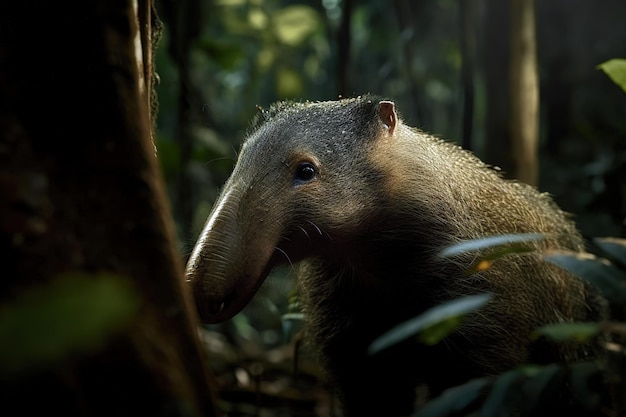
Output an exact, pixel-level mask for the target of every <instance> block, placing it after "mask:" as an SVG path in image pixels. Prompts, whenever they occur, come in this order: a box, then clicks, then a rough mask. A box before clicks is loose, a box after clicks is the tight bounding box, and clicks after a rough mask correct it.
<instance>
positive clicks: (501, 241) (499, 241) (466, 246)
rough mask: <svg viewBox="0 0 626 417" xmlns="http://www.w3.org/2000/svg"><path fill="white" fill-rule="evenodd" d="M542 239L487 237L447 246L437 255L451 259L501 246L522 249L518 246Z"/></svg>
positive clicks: (530, 236)
mask: <svg viewBox="0 0 626 417" xmlns="http://www.w3.org/2000/svg"><path fill="white" fill-rule="evenodd" d="M542 239H544V236H543V235H541V234H539V233H520V234H509V235H497V236H489V237H485V238H482V239H473V240H465V241H463V242H459V243H457V244H454V245H451V246H448V247H447V248H445V249H444V250H442V251H441V252H440V253H439V256H441V257H443V258H451V257H454V256H458V255H462V254H465V253H467V252H473V251H479V250H484V249H490V248H493V247H496V246H502V245H516V246H518V247H519V246H522V247H524V246H523V245H520V244H524V243H528V242H536V241H539V240H542Z"/></svg>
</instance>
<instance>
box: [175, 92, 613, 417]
mask: <svg viewBox="0 0 626 417" xmlns="http://www.w3.org/2000/svg"><path fill="white" fill-rule="evenodd" d="M511 233H540V234H543V235H544V236H545V239H544V240H541V241H537V242H535V243H533V245H534V246H535V249H537V251H536V252H531V253H526V254H519V255H512V256H508V257H506V258H503V259H501V260H498V261H495V262H493V265H492V267H491V268H489V269H487V270H486V271H483V272H481V273H477V274H473V275H468V274H467V271H466V270H467V268H468V267H469V266H470V264H471V262H472V260H473V258H472V257H469V256H468V257H465V258H461V259H458V258H457V259H446V258H442V257H441V256H440V252H441V251H442V249H444V248H446V247H447V246H449V245H451V244H454V243H457V242H459V241H463V240H468V239H476V238H481V237H486V236H492V235H500V234H511ZM548 249H563V250H570V251H580V250H582V249H583V242H582V239H581V237H580V235H579V233H578V232H577V231H576V229H575V226H574V225H573V223H572V222H571V221H570V220H569V219H568V217H567V216H566V215H565V214H564V213H563V212H562V211H561V210H560V209H559V208H558V207H557V206H556V205H555V203H554V202H553V201H552V200H551V198H550V197H548V196H547V195H545V194H541V193H539V192H537V191H536V190H535V189H534V188H532V187H530V186H527V185H525V184H521V183H519V182H514V181H509V180H504V179H503V178H502V177H501V175H500V174H499V173H498V172H497V171H496V170H494V169H491V168H490V167H488V166H487V165H485V164H484V163H482V162H481V161H480V160H479V159H477V158H476V157H474V156H473V155H472V154H470V153H469V152H467V151H464V150H462V149H461V148H460V147H458V146H456V145H453V144H450V143H446V142H444V141H442V140H439V139H437V138H434V137H432V136H429V135H427V134H425V133H423V132H421V131H419V130H417V129H414V128H411V127H408V126H406V125H405V124H404V123H403V122H402V121H401V120H400V119H399V118H398V115H397V112H396V108H395V105H394V103H393V102H391V101H385V100H380V99H379V98H377V97H374V96H363V97H358V98H354V99H343V100H339V101H330V102H305V103H278V104H275V105H273V106H272V107H271V108H270V109H268V110H266V111H263V112H261V114H260V115H259V116H258V117H257V120H256V122H255V123H254V124H253V127H252V128H251V131H250V133H249V135H248V137H247V139H246V140H245V142H244V143H243V146H242V148H241V152H240V154H239V158H238V161H237V164H236V166H235V168H234V171H233V173H232V175H231V177H230V178H229V180H228V181H227V183H226V185H225V186H224V188H223V190H222V192H221V195H220V197H219V199H218V200H217V202H216V203H215V206H214V208H213V211H212V213H211V215H210V217H209V219H208V221H207V223H206V226H205V227H204V230H203V232H202V234H201V236H200V238H199V240H198V242H197V244H196V247H195V249H194V251H193V253H192V255H191V258H190V260H189V263H188V266H187V280H188V282H189V283H190V284H191V286H192V288H193V292H194V295H195V299H196V304H197V306H198V310H199V312H200V316H201V317H202V319H203V320H205V321H206V322H210V323H214V322H220V321H223V320H227V319H229V318H231V317H232V316H234V315H235V314H237V313H238V312H239V311H240V310H241V309H242V308H243V307H244V306H245V305H246V304H247V303H248V301H249V300H250V299H251V298H252V296H253V295H254V294H255V292H256V291H257V289H258V288H259V286H260V285H261V284H262V283H263V280H264V279H265V278H266V277H267V275H268V274H269V272H270V271H271V270H272V268H274V267H275V266H276V265H279V264H292V265H295V267H296V268H297V276H298V278H297V279H298V288H299V294H300V297H301V301H302V304H303V311H304V314H305V319H306V326H307V327H306V333H307V334H308V335H309V337H310V339H311V341H312V343H313V344H314V345H315V346H316V347H317V350H318V351H319V354H320V359H321V362H322V363H323V364H324V366H325V368H326V369H327V371H328V374H329V376H330V377H331V378H332V380H333V381H334V383H335V385H336V387H337V390H338V393H339V396H340V398H341V400H342V402H343V404H344V405H345V410H346V411H347V413H348V414H349V415H354V416H395V415H408V414H410V413H411V411H412V409H413V401H414V398H415V395H414V394H415V386H416V385H418V384H421V385H423V386H426V387H427V388H428V389H429V390H430V392H431V393H438V392H440V391H441V390H443V389H445V388H446V387H449V386H452V385H456V384H459V383H462V382H465V381H466V380H468V379H470V378H473V377H478V376H484V375H495V374H498V373H500V372H502V371H504V370H507V369H510V368H511V367H512V366H515V365H517V364H520V363H523V362H527V361H532V362H541V363H544V362H550V361H560V362H563V361H573V360H577V359H582V358H583V357H584V356H585V355H586V354H587V353H589V352H591V351H592V350H593V349H591V348H589V349H574V350H573V349H569V348H567V347H561V346H559V345H554V346H553V345H550V344H546V343H532V341H531V338H530V334H531V333H532V331H533V330H534V329H536V328H537V327H539V326H541V325H544V324H547V323H559V322H570V321H590V320H596V319H598V318H599V317H600V316H601V314H602V313H601V310H602V308H601V305H600V304H601V303H600V302H599V301H598V300H599V299H598V298H597V297H596V295H595V294H594V293H593V291H591V290H590V289H589V288H588V286H586V285H585V284H584V283H583V282H582V281H580V280H579V279H577V278H576V277H574V276H572V275H569V274H568V273H565V272H563V271H562V270H560V269H558V268H557V267H555V266H551V265H549V264H547V263H546V262H545V261H543V259H542V257H541V254H540V251H545V250H548ZM485 292H489V293H492V294H493V299H492V300H491V301H490V302H489V304H488V305H487V306H485V307H484V308H483V309H481V310H479V311H478V312H477V313H475V314H472V315H470V316H469V317H468V318H467V319H466V321H465V322H464V324H463V326H462V327H461V328H460V329H459V330H458V331H456V332H455V333H453V334H451V335H450V336H448V337H447V338H446V339H444V341H442V342H441V343H438V344H436V345H435V346H426V345H423V344H420V343H418V342H416V341H415V340H413V339H411V340H409V341H407V342H405V343H402V344H399V345H397V346H395V347H393V348H390V349H388V350H387V351H386V352H381V353H380V354H377V355H373V356H370V355H368V354H367V348H368V346H369V345H370V343H371V342H372V341H373V340H374V339H375V338H376V337H377V336H379V335H381V334H382V333H384V332H385V331H387V330H388V329H389V328H391V327H393V326H394V325H396V324H398V323H400V322H402V321H404V320H407V319H409V318H412V317H414V316H417V315H419V314H420V313H422V312H424V311H425V310H426V309H428V308H431V307H433V306H436V305H438V304H440V303H442V302H444V301H448V300H451V299H454V298H457V297H460V296H465V295H471V294H477V293H485Z"/></svg>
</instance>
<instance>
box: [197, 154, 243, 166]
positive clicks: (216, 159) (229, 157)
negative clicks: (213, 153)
mask: <svg viewBox="0 0 626 417" xmlns="http://www.w3.org/2000/svg"><path fill="white" fill-rule="evenodd" d="M225 159H230V160H231V161H233V162H234V161H236V160H237V158H233V157H232V156H222V157H219V158H213V159H211V160H209V161H206V162H205V163H204V165H205V166H208V165H210V164H212V163H213V162H217V161H223V160H225Z"/></svg>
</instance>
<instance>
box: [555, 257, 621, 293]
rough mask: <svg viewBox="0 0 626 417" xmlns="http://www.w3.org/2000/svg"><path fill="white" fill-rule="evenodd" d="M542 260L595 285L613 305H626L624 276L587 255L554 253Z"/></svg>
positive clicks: (606, 263) (602, 261)
mask: <svg viewBox="0 0 626 417" xmlns="http://www.w3.org/2000/svg"><path fill="white" fill-rule="evenodd" d="M544 258H545V259H546V260H547V261H549V262H552V263H554V264H556V265H558V266H560V267H561V268H563V269H565V270H567V271H569V272H571V273H573V274H575V275H577V276H579V277H581V278H583V279H584V280H586V281H588V282H590V283H591V284H593V285H595V286H596V287H597V288H598V289H599V290H600V291H601V292H602V294H604V296H605V297H606V298H607V299H608V300H609V301H611V302H613V303H615V304H620V305H621V304H625V303H626V274H625V273H623V272H621V271H620V270H619V269H617V268H616V267H615V266H614V265H613V264H611V263H610V262H609V261H607V260H606V259H602V258H598V257H596V256H594V255H592V254H589V253H573V252H571V253H570V252H555V253H552V254H549V255H546V256H544Z"/></svg>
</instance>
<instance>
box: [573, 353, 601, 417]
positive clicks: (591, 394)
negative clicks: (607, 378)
mask: <svg viewBox="0 0 626 417" xmlns="http://www.w3.org/2000/svg"><path fill="white" fill-rule="evenodd" d="M570 372H571V379H572V383H571V387H572V388H571V389H572V395H573V397H574V398H576V400H577V401H578V402H579V403H580V404H581V405H582V406H583V407H585V408H587V409H589V410H591V409H594V408H595V407H597V405H598V403H599V402H600V398H601V395H600V393H599V392H598V391H597V390H596V389H594V386H593V385H591V386H590V382H591V379H592V378H593V377H594V376H597V375H598V374H599V373H600V372H601V369H600V368H599V366H598V364H597V363H595V362H581V363H576V364H573V365H571V367H570Z"/></svg>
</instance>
